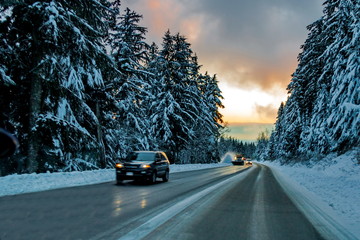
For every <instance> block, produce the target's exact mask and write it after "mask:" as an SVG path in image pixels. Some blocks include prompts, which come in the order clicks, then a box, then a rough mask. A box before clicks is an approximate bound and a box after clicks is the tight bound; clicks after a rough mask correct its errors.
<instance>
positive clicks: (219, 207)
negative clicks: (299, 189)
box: [145, 164, 324, 240]
mask: <svg viewBox="0 0 360 240" xmlns="http://www.w3.org/2000/svg"><path fill="white" fill-rule="evenodd" d="M215 195H216V196H212V199H211V200H208V199H204V200H203V201H199V202H197V203H196V204H194V205H193V206H192V207H191V208H189V209H188V210H187V211H184V212H183V213H182V214H181V215H179V216H177V218H175V219H174V220H172V221H169V222H168V223H167V224H164V225H162V226H161V228H159V229H157V230H156V231H154V232H153V233H152V234H150V235H148V236H147V237H146V238H145V239H181V240H183V239H187V240H190V239H194V240H195V239H199V240H201V239H234V240H235V239H248V240H270V239H276V240H288V239H291V240H296V239H299V240H303V239H307V240H315V239H318V240H320V239H324V238H323V237H322V236H320V234H319V233H318V232H317V231H316V229H315V228H314V227H313V226H312V225H311V223H310V222H309V221H308V220H307V218H306V217H305V216H304V215H303V214H302V213H301V212H300V211H299V210H298V209H297V208H296V207H295V205H294V204H293V203H292V201H291V200H290V199H289V197H288V196H287V195H286V194H285V193H284V191H283V189H282V188H281V187H280V186H279V184H278V182H277V181H276V179H275V178H274V176H273V174H272V172H271V170H270V169H269V168H268V167H266V166H264V165H258V164H257V165H256V167H254V169H253V171H249V173H248V174H247V175H246V177H245V178H243V179H240V180H239V181H238V182H235V183H233V184H232V185H231V186H230V187H229V189H227V190H226V192H225V193H220V194H215Z"/></svg>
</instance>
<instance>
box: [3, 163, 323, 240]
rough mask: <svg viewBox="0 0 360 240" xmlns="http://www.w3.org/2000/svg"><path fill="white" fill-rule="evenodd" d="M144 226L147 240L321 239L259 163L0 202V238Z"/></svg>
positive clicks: (97, 235)
mask: <svg viewBox="0 0 360 240" xmlns="http://www.w3.org/2000/svg"><path fill="white" fill-rule="evenodd" d="M114 175H115V174H114ZM226 179H227V180H228V183H227V182H226V184H225V185H224V186H222V187H221V188H220V187H219V189H215V190H213V191H211V192H209V193H207V194H206V195H204V196H203V197H201V198H199V199H195V200H194V201H193V202H191V205H189V206H187V207H186V208H184V209H180V210H179V209H178V211H179V212H178V213H176V214H174V216H173V217H171V218H169V220H167V221H165V222H164V223H162V224H160V225H156V226H153V225H154V224H151V223H152V221H154V219H156V218H159V214H161V213H168V212H170V213H171V211H173V210H172V209H173V208H174V206H177V205H179V203H184V202H186V201H188V202H189V201H192V199H193V198H192V196H194V195H196V194H197V193H199V192H205V191H207V190H208V189H209V188H211V187H212V186H213V187H214V186H215V187H216V186H217V184H218V183H220V182H222V181H224V180H226ZM180 205H181V204H180ZM182 205H184V204H182ZM145 223H147V224H150V225H151V226H152V228H151V229H150V230H149V228H148V229H147V230H148V231H149V234H146V236H143V237H144V238H145V239H162V240H164V239H165V240H166V239H221V240H222V239H259V240H267V239H279V240H282V239H291V240H296V239H307V240H311V239H322V238H321V236H320V235H319V234H318V232H317V231H316V230H315V228H314V227H313V226H312V225H311V224H310V222H309V221H308V220H307V219H306V218H305V217H304V215H303V214H302V213H301V212H300V211H299V210H298V209H297V208H296V207H295V206H294V204H293V203H292V202H291V201H290V200H289V198H288V197H287V195H286V194H285V193H284V192H283V190H282V188H281V187H280V186H279V184H278V183H277V182H276V180H275V178H274V176H273V175H272V172H271V170H270V169H269V168H268V167H265V166H263V165H256V166H253V167H251V168H248V169H245V167H243V166H229V167H223V168H215V169H207V170H198V171H190V172H182V173H173V174H171V175H170V181H169V182H168V183H162V182H161V180H160V179H159V181H158V182H157V183H156V184H154V185H148V184H141V183H135V182H131V181H126V182H125V183H124V184H123V185H120V186H117V185H115V181H114V182H109V183H103V184H96V185H90V186H83V187H72V188H66V189H58V190H51V191H45V192H39V193H30V194H22V195H15V196H7V197H2V198H0V239H1V240H7V239H52V240H53V239H72V240H73V239H137V237H135V236H136V235H134V234H132V235H131V234H130V235H129V233H131V232H135V233H136V231H137V229H139V231H140V229H141V226H142V225H143V224H145ZM146 226H147V225H146Z"/></svg>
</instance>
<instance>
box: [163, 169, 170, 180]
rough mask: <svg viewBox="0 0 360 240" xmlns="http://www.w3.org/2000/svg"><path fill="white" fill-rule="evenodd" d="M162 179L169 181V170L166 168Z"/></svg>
mask: <svg viewBox="0 0 360 240" xmlns="http://www.w3.org/2000/svg"><path fill="white" fill-rule="evenodd" d="M162 180H163V181H164V182H167V181H169V170H166V172H165V175H164V176H163V177H162Z"/></svg>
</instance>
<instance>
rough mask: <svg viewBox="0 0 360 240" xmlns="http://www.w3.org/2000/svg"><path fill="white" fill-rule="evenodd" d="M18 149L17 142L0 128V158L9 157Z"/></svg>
mask: <svg viewBox="0 0 360 240" xmlns="http://www.w3.org/2000/svg"><path fill="white" fill-rule="evenodd" d="M18 147H19V141H18V140H17V138H16V137H14V136H13V135H12V134H10V133H9V132H8V131H6V130H4V129H2V128H0V157H9V156H11V155H12V154H14V152H15V151H16V149H17V148H18Z"/></svg>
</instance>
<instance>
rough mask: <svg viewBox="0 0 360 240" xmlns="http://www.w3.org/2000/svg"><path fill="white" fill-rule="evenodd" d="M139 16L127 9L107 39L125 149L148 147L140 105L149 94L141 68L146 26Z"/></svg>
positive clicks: (143, 113) (145, 125) (146, 47)
mask: <svg viewBox="0 0 360 240" xmlns="http://www.w3.org/2000/svg"><path fill="white" fill-rule="evenodd" d="M141 18H142V16H141V15H139V14H137V13H136V12H134V11H131V10H130V9H129V8H127V9H126V10H125V13H124V14H123V15H120V16H119V17H118V23H117V24H115V25H114V26H113V27H112V32H111V34H110V38H109V44H110V46H111V56H112V58H113V59H114V61H115V63H116V65H117V69H118V71H119V74H118V77H117V80H116V82H115V84H114V85H113V86H112V88H113V93H114V97H115V99H116V101H117V105H118V111H117V113H116V118H117V119H118V121H119V128H121V130H122V135H124V137H125V139H128V140H126V141H127V143H124V144H125V146H124V147H125V148H124V149H123V150H124V152H128V151H130V150H133V149H142V150H147V149H149V148H150V145H149V140H148V138H147V136H148V135H149V134H148V129H149V126H148V121H147V118H146V109H145V107H144V106H143V104H144V102H145V100H146V99H147V98H148V94H149V93H148V89H149V83H148V82H147V79H148V77H147V75H148V74H149V73H148V72H147V71H146V70H145V68H144V64H145V63H146V61H147V58H148V56H147V51H148V49H149V45H148V44H147V43H146V42H144V40H145V34H146V32H147V30H146V28H144V27H141V26H139V25H138V23H139V21H140V20H141ZM126 145H127V146H126ZM130 146H131V147H130Z"/></svg>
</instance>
